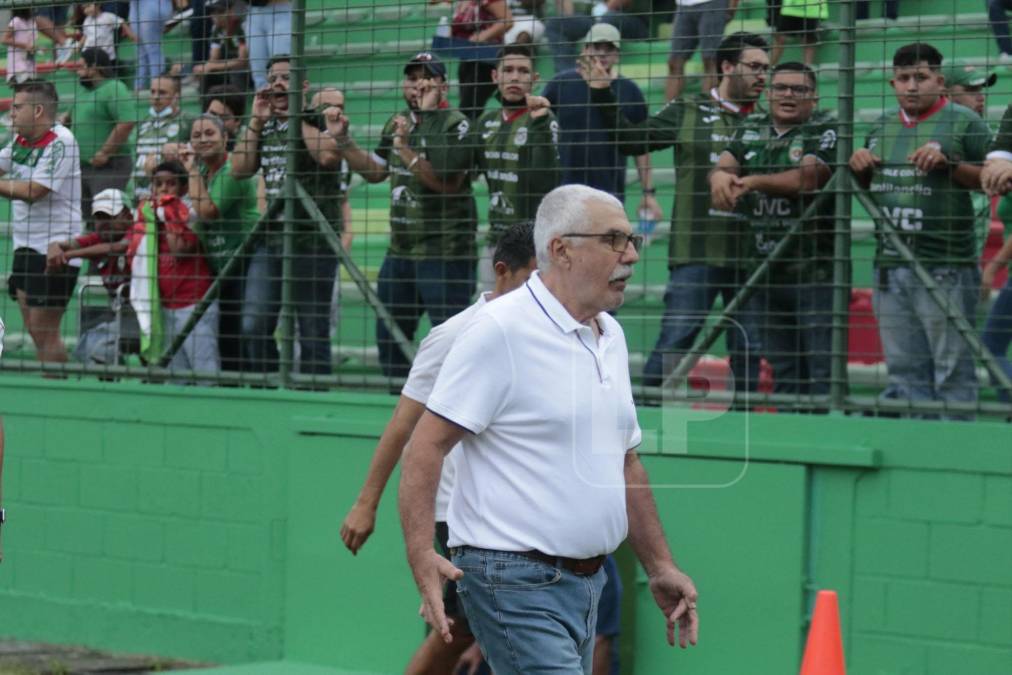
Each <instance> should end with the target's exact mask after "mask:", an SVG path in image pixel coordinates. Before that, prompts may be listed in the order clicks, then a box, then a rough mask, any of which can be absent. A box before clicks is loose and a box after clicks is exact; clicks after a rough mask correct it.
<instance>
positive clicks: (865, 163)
mask: <svg viewBox="0 0 1012 675" xmlns="http://www.w3.org/2000/svg"><path fill="white" fill-rule="evenodd" d="M848 163H849V164H850V170H851V171H853V172H854V173H856V174H857V175H859V176H863V175H865V174H868V173H870V172H872V171H874V170H875V167H878V166H881V165H882V158H881V157H879V156H878V155H876V154H874V153H872V151H871V150H869V149H867V148H861V149H860V150H858V151H857V152H855V153H854V154H853V155H851V156H850V162H848Z"/></svg>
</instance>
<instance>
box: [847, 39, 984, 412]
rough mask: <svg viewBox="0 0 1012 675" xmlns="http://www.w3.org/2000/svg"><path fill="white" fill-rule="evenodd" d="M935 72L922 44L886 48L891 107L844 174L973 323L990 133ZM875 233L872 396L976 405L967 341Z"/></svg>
mask: <svg viewBox="0 0 1012 675" xmlns="http://www.w3.org/2000/svg"><path fill="white" fill-rule="evenodd" d="M941 67H942V54H941V52H939V51H938V50H937V49H936V48H935V47H933V46H932V45H930V44H927V43H923V42H915V43H912V44H908V45H904V46H903V47H900V48H899V49H897V50H896V52H895V54H894V55H893V76H892V79H891V80H890V83H891V84H892V87H893V90H894V92H895V94H896V101H897V103H898V106H897V107H896V108H893V109H891V110H887V111H886V112H884V113H883V114H882V117H881V118H880V119H879V120H878V121H877V122H876V123H875V124H874V125H873V126H872V128H871V131H870V132H869V133H868V136H867V138H866V139H865V142H864V147H862V148H859V149H858V150H857V151H856V152H855V153H854V154H853V155H852V156H851V158H850V168H851V170H852V171H853V172H854V174H855V175H856V177H857V179H858V181H859V183H860V184H861V186H862V187H864V188H866V189H867V190H868V191H869V196H870V197H871V199H872V200H873V201H874V202H875V205H876V206H878V208H879V209H881V211H882V212H883V215H884V217H885V218H886V219H887V221H888V222H889V223H890V224H891V225H892V226H893V227H894V228H895V229H896V230H897V234H898V235H899V237H900V239H901V240H902V241H903V243H904V244H905V245H906V247H907V248H909V249H910V251H911V253H913V255H914V257H915V258H916V259H917V260H918V261H919V262H920V263H921V264H922V265H923V266H924V267H925V268H926V269H927V271H928V273H929V274H931V276H932V277H933V278H934V280H935V284H936V286H937V288H938V291H936V292H941V293H943V294H944V295H945V297H946V298H947V302H948V306H949V310H948V311H949V312H952V311H956V312H962V314H963V315H964V317H965V318H966V320H967V321H969V322H970V324H971V325H973V324H974V323H975V318H976V310H977V299H978V294H979V288H980V273H979V271H978V269H977V247H976V240H975V236H974V212H973V203H972V201H971V194H972V193H973V191H975V190H979V189H980V188H981V165H982V163H983V162H984V159H985V157H986V156H987V153H988V145H989V143H990V137H991V131H990V129H988V127H987V124H985V122H984V120H982V119H981V118H980V116H979V115H977V114H976V113H975V112H973V111H972V110H970V109H969V108H964V107H963V106H961V105H958V104H955V103H952V102H951V101H949V99H948V97H947V96H945V76H944V75H943V74H942V70H941ZM987 186H988V183H987V181H985V183H984V187H985V188H987ZM878 234H879V241H878V247H877V249H876V251H875V292H874V297H873V301H874V309H875V317H876V319H877V320H878V325H879V335H880V336H881V338H882V351H883V353H884V355H885V362H886V369H887V370H888V371H889V381H888V384H887V386H886V389H885V391H884V392H882V394H881V398H883V399H890V400H897V399H898V400H907V401H939V402H941V403H943V404H945V403H949V402H952V403H964V404H965V403H976V401H977V372H976V368H975V365H974V360H975V359H974V355H973V353H972V351H971V349H970V346H969V343H968V342H966V341H965V340H964V339H963V337H962V336H961V335H960V333H959V329H958V328H957V327H956V325H955V324H954V323H953V322H952V321H948V320H947V317H946V311H945V310H943V309H940V308H939V307H938V306H937V305H936V304H935V303H934V302H933V301H932V299H931V293H930V292H929V291H928V289H927V287H925V285H924V284H923V283H922V282H921V281H920V279H919V278H918V277H917V275H916V274H915V271H914V267H913V266H912V265H911V264H910V263H908V262H907V261H906V260H904V259H903V258H902V257H901V255H900V252H899V251H898V250H897V248H896V247H895V245H894V241H893V240H892V239H890V238H888V237H885V236H883V233H882V232H879V233H878ZM943 416H944V418H946V419H969V418H970V417H971V416H970V415H969V414H967V413H962V412H959V413H956V412H947V413H944V414H943Z"/></svg>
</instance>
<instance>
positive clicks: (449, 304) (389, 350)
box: [376, 255, 475, 377]
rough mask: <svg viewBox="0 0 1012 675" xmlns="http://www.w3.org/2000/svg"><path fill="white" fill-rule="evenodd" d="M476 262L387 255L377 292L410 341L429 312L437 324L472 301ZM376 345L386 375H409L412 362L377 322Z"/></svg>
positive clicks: (382, 324) (383, 326) (433, 323)
mask: <svg viewBox="0 0 1012 675" xmlns="http://www.w3.org/2000/svg"><path fill="white" fill-rule="evenodd" d="M474 268H475V261H474V260H471V259H464V260H461V259H457V260H443V259H440V258H430V259H426V260H414V259H411V258H399V257H396V256H392V255H388V256H387V257H386V258H384V260H383V265H382V267H380V272H379V280H378V283H377V289H376V290H377V294H378V295H379V299H380V301H381V302H382V303H383V304H384V305H386V308H387V309H388V310H389V311H390V314H392V315H393V318H394V321H396V322H397V325H398V327H400V329H401V330H402V331H403V332H404V335H406V336H407V338H408V339H409V340H412V339H414V337H415V330H416V329H417V328H418V321H419V319H421V318H422V313H423V312H428V314H429V321H430V322H432V325H433V326H438V325H439V324H441V323H443V322H444V321H446V320H447V319H449V318H450V317H451V316H453V315H454V314H456V313H457V312H460V311H462V310H464V309H466V308H467V306H468V305H470V304H471V296H473V295H474V286H475V279H474V276H475V269H474ZM376 346H377V347H378V348H379V359H380V367H381V368H382V369H383V374H384V375H386V376H387V377H407V375H408V371H409V370H411V363H410V362H409V361H408V359H407V357H406V356H404V352H402V351H401V348H400V347H399V346H398V345H397V342H395V341H394V339H393V336H392V335H391V334H390V331H388V330H387V327H386V324H385V323H383V322H382V321H379V320H377V321H376Z"/></svg>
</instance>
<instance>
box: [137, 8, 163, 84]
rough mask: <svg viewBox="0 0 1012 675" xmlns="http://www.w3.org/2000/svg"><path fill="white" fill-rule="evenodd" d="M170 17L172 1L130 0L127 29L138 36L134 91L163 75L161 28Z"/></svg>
mask: <svg viewBox="0 0 1012 675" xmlns="http://www.w3.org/2000/svg"><path fill="white" fill-rule="evenodd" d="M171 17H172V0H143V1H141V0H131V2H130V27H131V28H133V29H134V32H135V33H137V76H136V78H134V89H144V88H146V87H147V86H148V85H149V83H150V82H151V78H152V77H158V76H159V75H161V74H162V73H163V72H165V55H164V54H162V27H163V26H164V25H165V22H166V21H168V20H169V19H170V18H171Z"/></svg>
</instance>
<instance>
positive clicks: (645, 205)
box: [636, 195, 664, 221]
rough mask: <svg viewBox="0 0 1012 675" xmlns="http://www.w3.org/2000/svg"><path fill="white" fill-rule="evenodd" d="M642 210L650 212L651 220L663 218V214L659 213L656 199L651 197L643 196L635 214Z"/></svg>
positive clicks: (659, 209) (659, 207) (659, 206)
mask: <svg viewBox="0 0 1012 675" xmlns="http://www.w3.org/2000/svg"><path fill="white" fill-rule="evenodd" d="M644 210H645V211H649V212H650V219H651V220H655V221H656V220H660V219H661V218H662V217H663V216H664V212H663V211H661V205H660V204H658V203H657V198H656V197H654V196H653V195H643V198H642V199H641V200H640V205H639V207H638V208H637V209H636V212H637V213H639V212H640V211H644Z"/></svg>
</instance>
